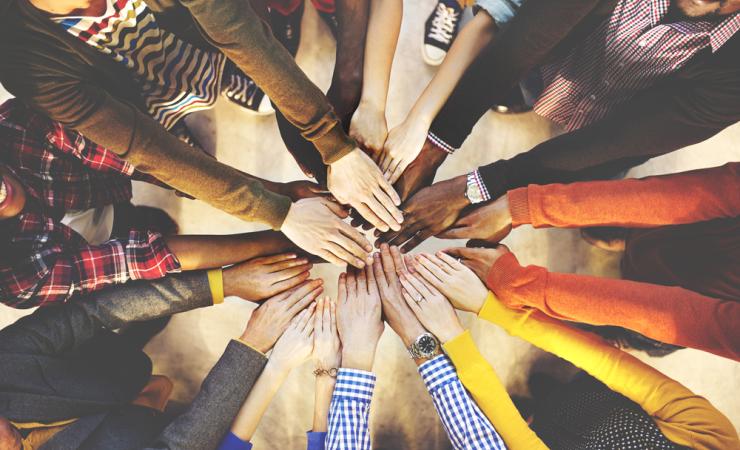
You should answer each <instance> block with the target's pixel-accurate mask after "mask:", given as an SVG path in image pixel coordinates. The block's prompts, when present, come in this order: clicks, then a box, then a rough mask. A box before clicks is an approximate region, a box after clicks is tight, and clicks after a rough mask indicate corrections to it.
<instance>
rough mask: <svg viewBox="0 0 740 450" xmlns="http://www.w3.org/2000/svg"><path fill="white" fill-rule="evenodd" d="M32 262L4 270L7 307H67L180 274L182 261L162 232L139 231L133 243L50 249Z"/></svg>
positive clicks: (0, 275) (132, 234) (130, 240)
mask: <svg viewBox="0 0 740 450" xmlns="http://www.w3.org/2000/svg"><path fill="white" fill-rule="evenodd" d="M26 261H28V262H27V263H25V264H23V265H21V266H13V267H5V268H0V280H1V281H2V283H3V285H2V287H1V288H0V291H5V293H4V295H3V296H2V297H3V303H5V304H7V305H8V306H11V307H14V308H31V307H35V306H45V305H48V304H51V303H59V302H66V301H67V300H69V299H70V298H71V297H73V296H75V295H77V294H87V293H90V292H94V291H97V290H100V289H103V288H105V287H107V286H109V285H114V284H121V283H125V282H127V281H128V280H141V279H147V280H151V279H156V278H162V277H164V276H165V275H166V274H168V273H173V272H179V271H180V262H179V261H178V259H177V257H176V256H175V254H174V253H172V252H171V251H170V249H169V248H168V247H167V245H166V244H165V242H164V239H163V238H162V236H161V235H160V234H159V233H153V232H147V231H136V230H132V231H131V232H130V234H129V237H128V239H127V240H111V241H108V242H105V243H103V244H101V245H82V246H80V247H78V248H75V249H74V251H69V250H66V249H64V248H63V247H61V246H59V245H52V246H48V247H45V248H43V249H40V250H39V251H37V252H35V254H34V255H32V256H31V258H30V259H27V260H26Z"/></svg>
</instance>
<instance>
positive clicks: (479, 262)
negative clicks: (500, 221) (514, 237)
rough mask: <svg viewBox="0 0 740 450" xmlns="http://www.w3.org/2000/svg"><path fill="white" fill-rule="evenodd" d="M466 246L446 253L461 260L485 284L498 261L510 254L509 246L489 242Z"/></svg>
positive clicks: (476, 242) (471, 243)
mask: <svg viewBox="0 0 740 450" xmlns="http://www.w3.org/2000/svg"><path fill="white" fill-rule="evenodd" d="M465 245H466V246H465V247H455V248H448V249H445V250H444V252H445V253H447V254H448V255H450V256H452V257H453V258H459V259H460V262H461V263H463V264H465V265H466V266H468V268H469V269H470V270H472V271H473V272H475V274H476V275H478V278H480V279H481V280H482V281H484V282H485V280H486V278H487V277H488V272H489V271H490V270H491V267H493V265H494V264H496V261H498V259H499V258H501V257H502V256H504V255H505V254H507V253H510V252H509V248H508V247H507V246H505V245H502V244H498V245H497V244H493V243H491V242H487V241H478V240H471V241H468V243H467V244H465Z"/></svg>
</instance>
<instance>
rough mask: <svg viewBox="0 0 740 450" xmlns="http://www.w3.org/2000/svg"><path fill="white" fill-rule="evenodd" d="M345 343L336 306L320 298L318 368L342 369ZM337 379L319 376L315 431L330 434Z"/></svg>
mask: <svg viewBox="0 0 740 450" xmlns="http://www.w3.org/2000/svg"><path fill="white" fill-rule="evenodd" d="M340 347H341V343H340V341H339V332H338V331H337V310H336V303H334V302H332V301H331V300H329V298H328V297H324V298H323V299H320V300H319V301H318V303H317V306H316V314H315V315H314V344H313V355H314V358H315V359H316V366H317V368H318V369H324V370H329V369H338V368H339V365H340V364H341V361H342V359H341V358H342V357H341V350H340ZM335 384H336V379H335V378H334V377H331V376H329V375H318V376H316V392H315V393H314V412H313V427H312V430H313V431H326V430H327V427H328V420H329V406H330V404H331V396H332V393H333V392H334V385H335Z"/></svg>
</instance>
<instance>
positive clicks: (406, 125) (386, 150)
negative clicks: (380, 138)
mask: <svg viewBox="0 0 740 450" xmlns="http://www.w3.org/2000/svg"><path fill="white" fill-rule="evenodd" d="M428 131H429V127H428V126H427V125H426V124H422V123H419V122H418V121H414V120H410V119H408V118H407V119H406V120H405V121H404V122H403V123H401V124H400V125H398V126H397V127H395V128H393V129H392V130H391V131H390V133H388V138H387V139H386V141H385V145H384V146H383V154H382V155H381V157H380V164H379V166H380V170H382V171H383V176H385V177H386V178H387V179H388V181H390V182H391V183H395V182H396V181H397V180H398V179H399V178H400V177H401V174H403V173H404V171H405V170H406V167H408V165H409V164H411V163H412V162H413V161H414V160H415V159H416V157H417V156H419V153H421V148H422V147H423V146H424V142H425V141H426V138H427V132H428Z"/></svg>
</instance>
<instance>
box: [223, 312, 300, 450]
mask: <svg viewBox="0 0 740 450" xmlns="http://www.w3.org/2000/svg"><path fill="white" fill-rule="evenodd" d="M313 311H314V306H313V305H312V306H310V307H309V308H307V309H304V310H303V311H302V312H300V313H299V314H298V315H297V316H296V317H295V318H294V319H293V320H292V321H291V324H290V326H289V327H288V329H287V330H285V333H283V335H282V336H281V337H280V339H278V341H277V343H276V344H275V348H274V350H273V351H272V354H271V355H270V359H269V360H268V361H267V365H266V366H265V368H264V370H263V371H262V374H261V375H260V377H259V378H258V379H257V382H256V383H255V384H254V387H253V388H252V390H251V391H249V395H248V396H247V399H246V401H245V402H244V404H243V405H242V407H241V409H240V410H239V413H238V414H237V415H236V418H235V419H234V422H233V423H232V424H231V429H230V431H229V432H228V433H227V434H226V435H225V436H224V438H223V440H222V441H221V444H220V445H219V447H218V450H241V449H249V448H251V444H250V443H249V441H251V440H252V436H254V432H255V431H256V430H257V426H258V425H259V423H260V420H261V419H262V416H263V415H264V414H265V411H266V410H267V407H268V406H269V405H270V402H272V399H273V398H274V397H275V394H277V391H278V390H279V389H280V386H282V384H283V382H284V381H285V379H286V378H287V377H288V375H289V374H290V372H291V371H292V370H293V369H294V368H295V367H297V366H298V365H299V364H300V363H302V362H303V361H305V360H306V358H308V356H309V355H310V354H311V349H312V347H313V338H312V336H311V333H312V332H313V316H312V314H313Z"/></svg>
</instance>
